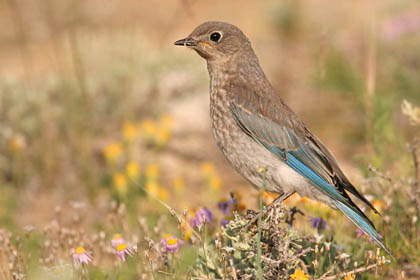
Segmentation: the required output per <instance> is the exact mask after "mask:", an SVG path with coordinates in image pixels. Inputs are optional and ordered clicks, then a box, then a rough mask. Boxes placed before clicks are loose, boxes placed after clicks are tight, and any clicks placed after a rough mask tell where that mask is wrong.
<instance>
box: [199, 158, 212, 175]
mask: <svg viewBox="0 0 420 280" xmlns="http://www.w3.org/2000/svg"><path fill="white" fill-rule="evenodd" d="M200 169H201V172H202V173H203V174H204V175H205V176H211V175H213V174H214V173H215V168H214V165H213V163H211V162H209V161H205V162H203V163H202V164H201V166H200Z"/></svg>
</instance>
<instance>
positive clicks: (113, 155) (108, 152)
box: [103, 142, 122, 162]
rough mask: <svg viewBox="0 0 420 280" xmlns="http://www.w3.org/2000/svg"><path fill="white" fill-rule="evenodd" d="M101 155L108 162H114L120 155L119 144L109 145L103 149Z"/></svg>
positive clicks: (120, 148)
mask: <svg viewBox="0 0 420 280" xmlns="http://www.w3.org/2000/svg"><path fill="white" fill-rule="evenodd" d="M103 153H104V156H105V159H106V160H107V161H108V162H115V161H116V160H117V158H119V157H120V156H121V155H122V147H121V144H120V143H118V142H114V143H111V144H109V145H108V146H106V147H105V148H104V150H103Z"/></svg>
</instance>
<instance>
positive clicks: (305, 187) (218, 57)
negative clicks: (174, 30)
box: [174, 21, 393, 257]
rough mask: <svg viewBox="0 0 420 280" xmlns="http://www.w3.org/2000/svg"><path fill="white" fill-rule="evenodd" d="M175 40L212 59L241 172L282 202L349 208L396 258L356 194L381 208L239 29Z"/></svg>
mask: <svg viewBox="0 0 420 280" xmlns="http://www.w3.org/2000/svg"><path fill="white" fill-rule="evenodd" d="M174 44H175V45H177V46H185V47H188V48H190V49H192V50H194V51H195V52H197V53H198V55H200V56H201V57H202V58H204V59H205V60H206V62H207V69H208V72H209V76H210V90H209V91H210V118H211V124H212V132H213V136H214V139H215V141H216V144H217V146H218V147H219V149H220V150H221V151H222V153H223V154H224V156H225V158H226V159H227V161H228V162H229V163H230V165H231V166H232V167H233V168H234V169H235V170H236V171H237V172H238V173H239V174H241V175H242V176H243V177H244V178H245V179H246V180H247V181H249V182H250V183H251V184H252V185H253V186H254V187H256V188H261V187H262V185H263V184H265V190H266V191H269V192H272V193H276V194H279V197H278V199H277V200H276V201H275V203H281V202H282V201H284V200H285V199H287V198H288V197H290V196H291V195H292V194H294V193H298V194H299V195H300V196H305V197H309V198H311V199H314V200H317V201H320V202H322V203H324V204H326V205H328V206H330V207H331V208H333V209H336V210H337V209H338V210H341V211H342V212H343V213H344V215H346V216H347V217H348V218H349V219H350V220H351V221H352V222H353V223H354V224H355V225H356V226H357V227H359V228H360V229H361V230H362V231H363V232H364V233H365V234H367V235H368V236H370V237H371V238H372V239H373V240H374V241H376V243H377V244H379V246H381V247H382V248H383V249H384V250H385V251H386V252H387V253H388V254H389V255H390V256H391V257H393V256H392V254H391V252H390V250H389V249H388V248H387V247H386V246H385V244H384V242H383V241H382V240H381V235H380V234H379V233H378V232H377V231H376V229H375V226H374V224H373V223H372V221H371V220H370V219H369V218H368V217H367V216H366V214H365V213H364V212H363V211H362V210H361V209H360V208H359V207H358V206H357V205H356V204H355V203H354V202H353V201H352V199H351V197H350V196H349V194H348V193H350V194H352V195H354V196H355V197H356V198H358V199H360V200H361V201H362V202H363V203H364V204H365V205H367V206H368V207H369V208H370V209H372V210H373V211H374V212H375V213H376V214H379V212H378V211H377V210H376V209H375V207H374V206H373V205H372V204H371V203H370V202H369V200H367V199H366V198H365V197H364V196H363V195H362V194H361V193H360V192H359V191H358V190H357V189H356V187H355V186H354V185H353V184H352V183H351V182H350V181H349V179H347V177H346V176H345V174H344V172H343V171H342V170H341V168H340V166H339V164H338V162H337V160H336V159H335V157H334V156H333V154H332V152H330V150H329V149H328V148H327V147H326V146H325V145H324V144H323V143H322V142H321V140H319V138H318V137H317V136H315V134H314V133H312V131H311V130H310V129H309V128H308V127H307V126H306V125H305V123H304V122H303V121H301V120H300V119H299V117H298V116H297V115H296V113H294V112H293V110H292V109H291V108H290V107H289V106H288V105H287V104H286V103H285V102H284V101H283V100H282V99H281V97H280V95H279V94H278V93H277V92H276V91H275V89H274V88H273V86H272V85H271V83H270V82H269V80H268V79H267V77H266V75H265V74H264V72H263V70H262V68H261V66H260V63H259V60H258V58H257V56H256V54H255V52H254V50H253V48H252V46H251V42H250V40H249V39H248V38H247V37H246V35H245V34H244V33H243V32H242V31H241V30H240V29H239V28H238V27H236V26H234V25H232V24H230V23H226V22H218V21H208V22H204V23H202V24H200V25H199V26H197V27H196V28H195V29H194V30H193V31H192V33H191V34H190V35H189V36H187V37H186V38H184V39H181V40H177V41H176V42H175V43H174ZM262 167H263V168H264V170H265V172H263V173H264V174H262V172H261V168H262Z"/></svg>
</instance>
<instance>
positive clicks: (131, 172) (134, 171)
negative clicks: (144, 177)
mask: <svg viewBox="0 0 420 280" xmlns="http://www.w3.org/2000/svg"><path fill="white" fill-rule="evenodd" d="M125 172H126V173H127V176H128V178H131V179H136V178H138V177H139V173H140V167H139V165H138V163H137V162H135V161H134V160H132V161H130V162H129V163H127V166H126V167H125Z"/></svg>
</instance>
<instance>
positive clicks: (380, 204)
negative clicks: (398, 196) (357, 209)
mask: <svg viewBox="0 0 420 280" xmlns="http://www.w3.org/2000/svg"><path fill="white" fill-rule="evenodd" d="M372 205H373V207H375V208H376V210H378V211H379V212H382V209H384V207H385V202H383V201H382V200H379V199H375V200H373V201H372Z"/></svg>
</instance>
